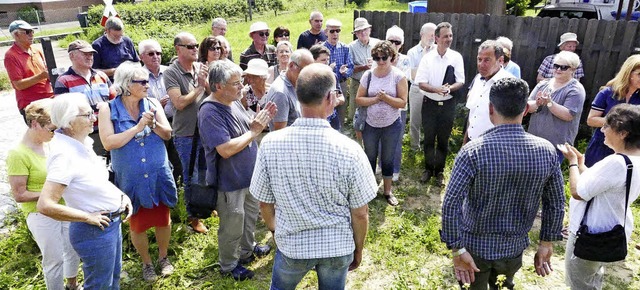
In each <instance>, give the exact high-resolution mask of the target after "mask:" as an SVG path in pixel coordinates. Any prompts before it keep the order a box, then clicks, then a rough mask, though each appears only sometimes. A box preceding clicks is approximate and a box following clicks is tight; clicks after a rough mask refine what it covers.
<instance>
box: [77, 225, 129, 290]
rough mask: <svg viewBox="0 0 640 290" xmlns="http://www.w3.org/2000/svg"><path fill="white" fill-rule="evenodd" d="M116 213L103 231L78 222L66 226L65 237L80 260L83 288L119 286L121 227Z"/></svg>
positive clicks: (118, 287)
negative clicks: (66, 233)
mask: <svg viewBox="0 0 640 290" xmlns="http://www.w3.org/2000/svg"><path fill="white" fill-rule="evenodd" d="M121 223H122V220H121V219H120V217H119V216H117V217H111V222H110V223H109V226H108V227H105V228H104V231H103V230H101V229H100V228H99V227H97V226H94V225H90V224H87V223H82V222H72V223H71V224H70V225H69V240H70V242H71V246H73V249H74V250H76V252H77V253H78V256H80V259H81V260H82V263H83V264H82V271H83V272H84V288H85V289H113V290H118V289H120V271H121V269H122V230H121V229H120V224H121Z"/></svg>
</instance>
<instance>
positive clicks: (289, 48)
mask: <svg viewBox="0 0 640 290" xmlns="http://www.w3.org/2000/svg"><path fill="white" fill-rule="evenodd" d="M292 53H293V45H292V44H291V42H289V41H286V40H283V41H280V42H278V46H276V59H278V62H277V63H276V64H275V65H272V66H270V67H269V77H268V78H267V83H268V84H270V83H272V82H273V81H274V80H275V79H276V77H277V76H279V75H280V74H281V73H283V72H284V71H286V70H287V65H288V64H289V60H290V59H291V54H292Z"/></svg>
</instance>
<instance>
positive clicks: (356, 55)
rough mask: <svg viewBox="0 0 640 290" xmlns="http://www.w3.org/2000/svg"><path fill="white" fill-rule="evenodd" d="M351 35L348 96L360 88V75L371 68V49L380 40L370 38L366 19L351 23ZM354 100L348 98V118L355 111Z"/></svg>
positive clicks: (354, 93) (369, 25) (351, 116)
mask: <svg viewBox="0 0 640 290" xmlns="http://www.w3.org/2000/svg"><path fill="white" fill-rule="evenodd" d="M353 34H355V36H356V37H357V39H356V40H354V41H353V42H351V43H349V58H350V59H351V61H352V62H353V74H352V75H351V81H350V82H349V95H350V96H355V95H356V93H357V92H358V87H360V78H362V74H363V73H364V72H365V71H366V70H368V69H370V68H371V65H372V64H373V59H371V48H373V46H374V45H376V43H378V42H379V41H380V40H379V39H377V38H373V37H370V35H371V24H369V22H368V21H367V19H366V18H362V17H359V18H356V20H355V21H354V22H353ZM355 100H356V98H355V97H354V98H349V117H350V118H353V115H354V114H355V109H356V102H355Z"/></svg>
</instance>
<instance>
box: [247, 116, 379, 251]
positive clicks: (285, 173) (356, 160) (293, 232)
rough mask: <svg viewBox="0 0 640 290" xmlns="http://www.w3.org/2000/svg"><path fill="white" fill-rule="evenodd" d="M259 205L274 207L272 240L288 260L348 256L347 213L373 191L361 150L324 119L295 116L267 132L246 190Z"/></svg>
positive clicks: (351, 242) (350, 236) (350, 240)
mask: <svg viewBox="0 0 640 290" xmlns="http://www.w3.org/2000/svg"><path fill="white" fill-rule="evenodd" d="M249 190H250V191H251V194H252V195H253V196H255V198H256V199H258V200H260V201H261V202H265V203H270V204H275V209H276V228H275V230H276V231H275V240H276V243H277V244H278V249H279V250H280V251H281V252H282V253H283V254H284V255H285V256H286V257H288V258H291V259H318V258H332V257H340V256H345V255H349V254H351V253H353V251H354V250H355V243H354V240H353V231H352V229H351V209H354V208H359V207H362V206H364V205H366V204H367V203H369V201H370V200H372V199H373V198H374V197H375V196H376V192H377V191H378V185H377V183H376V180H375V177H374V175H373V171H371V165H370V164H369V161H368V159H367V156H366V155H365V154H364V151H363V150H362V148H361V147H360V145H358V144H357V143H356V142H355V141H353V140H351V139H349V138H348V137H346V136H345V135H343V134H341V133H340V132H338V131H337V130H334V129H333V128H331V126H330V125H329V122H327V120H323V119H311V118H298V119H297V120H296V121H295V122H294V123H293V124H292V125H291V126H289V127H287V128H284V129H282V130H278V131H274V132H271V133H269V134H267V135H266V136H265V137H264V139H262V143H261V145H260V148H259V149H258V157H257V161H256V166H255V169H254V171H253V177H252V178H251V186H250V187H249Z"/></svg>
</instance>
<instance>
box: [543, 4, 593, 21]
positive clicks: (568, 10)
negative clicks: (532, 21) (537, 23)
mask: <svg viewBox="0 0 640 290" xmlns="http://www.w3.org/2000/svg"><path fill="white" fill-rule="evenodd" d="M538 17H558V18H587V19H602V14H601V12H600V10H599V9H598V8H597V7H596V6H595V5H593V4H587V3H575V4H574V3H558V4H550V5H546V6H544V7H543V8H542V9H541V10H540V12H539V13H538Z"/></svg>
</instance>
